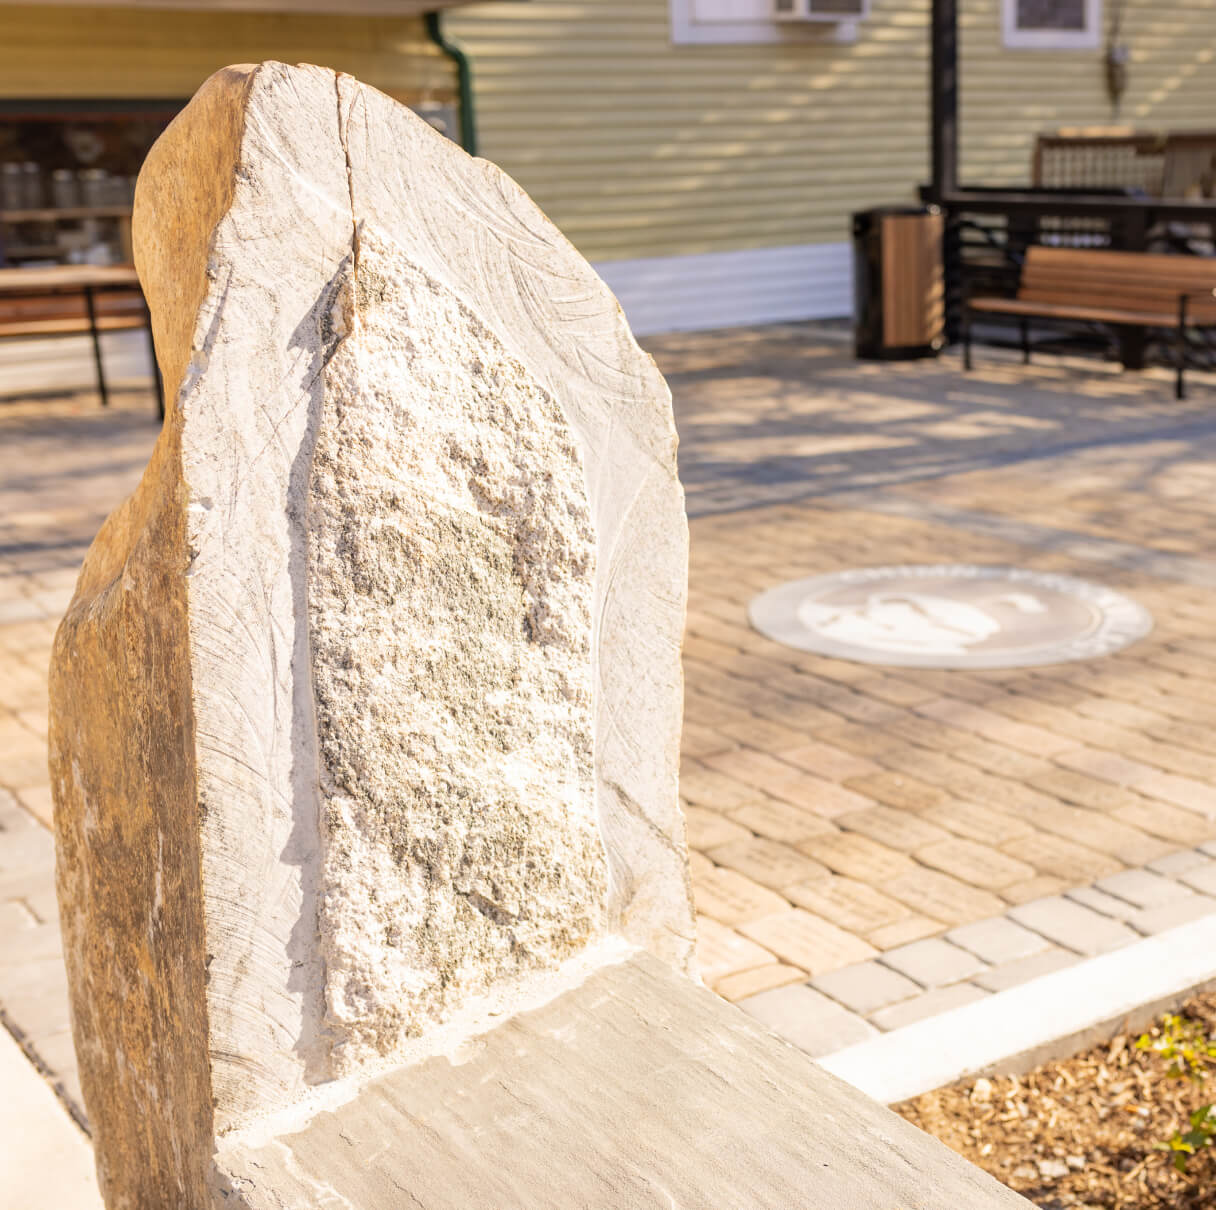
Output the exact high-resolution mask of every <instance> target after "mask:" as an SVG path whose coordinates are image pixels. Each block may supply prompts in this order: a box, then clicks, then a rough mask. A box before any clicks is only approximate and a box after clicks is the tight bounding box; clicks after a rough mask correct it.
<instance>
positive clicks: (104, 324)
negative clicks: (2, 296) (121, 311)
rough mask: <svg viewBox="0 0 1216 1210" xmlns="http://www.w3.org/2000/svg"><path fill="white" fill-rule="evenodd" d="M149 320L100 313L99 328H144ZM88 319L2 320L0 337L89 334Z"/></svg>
mask: <svg viewBox="0 0 1216 1210" xmlns="http://www.w3.org/2000/svg"><path fill="white" fill-rule="evenodd" d="M146 326H147V322H146V321H145V320H144V319H143V318H142V317H141V316H138V315H99V316H98V317H97V328H98V331H101V332H119V331H127V330H129V329H132V328H143V327H146ZM88 331H89V321H88V319H87V318H86V319H31V320H14V321H13V322H11V323H10V322H8V321H6V320H0V337H3V336H61V335H65V334H68V335H70V334H71V333H73V332H79V333H81V334H82V335H87V334H88Z"/></svg>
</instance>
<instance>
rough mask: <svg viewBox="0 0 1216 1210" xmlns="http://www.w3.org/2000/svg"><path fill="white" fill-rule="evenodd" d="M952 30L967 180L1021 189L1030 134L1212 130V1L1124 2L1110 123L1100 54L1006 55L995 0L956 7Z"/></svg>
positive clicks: (1215, 66) (1215, 44) (1215, 49)
mask: <svg viewBox="0 0 1216 1210" xmlns="http://www.w3.org/2000/svg"><path fill="white" fill-rule="evenodd" d="M1115 3H1117V0H1106V9H1107V17H1108V18H1109V16H1110V12H1111V7H1112V5H1113V4H1115ZM959 25H960V33H959V45H960V62H961V66H962V70H961V88H960V92H961V105H960V123H959V126H960V133H961V145H962V151H961V159H962V166H963V172H962V175H963V179H964V181H965V182H974V183H976V184H985V185H1003V184H1025V183H1027V182H1028V181H1029V180H1030V161H1031V154H1032V152H1033V149H1034V138H1035V135H1036V134H1037V133H1039V132H1040V131H1044V132H1050V131H1054V130H1056V129H1058V128H1059V127H1061V126H1109V125H1126V126H1133V127H1135V128H1137V129H1141V130H1149V131H1153V130H1188V129H1216V0H1160V2H1154V0H1127V2H1126V5H1125V7H1124V13H1123V30H1122V35H1121V41H1122V42H1124V43H1125V44H1126V45H1127V47H1128V49H1129V50H1130V52H1131V61H1130V63H1129V65H1128V76H1127V84H1128V87H1127V91H1126V92H1125V93H1124V95H1123V99H1122V103H1121V106H1120V109H1119V112H1118V114H1117V115H1116V114H1115V112H1114V111H1113V110H1112V108H1111V103H1110V100H1109V99H1108V97H1107V94H1106V78H1105V70H1104V67H1103V53H1104V52H1103V51H1102V50H1084V51H1052V50H1007V49H1005V47H1004V46H1003V45H1002V41H1001V18H1000V6H999V3H998V0H962V13H961V17H960V22H959Z"/></svg>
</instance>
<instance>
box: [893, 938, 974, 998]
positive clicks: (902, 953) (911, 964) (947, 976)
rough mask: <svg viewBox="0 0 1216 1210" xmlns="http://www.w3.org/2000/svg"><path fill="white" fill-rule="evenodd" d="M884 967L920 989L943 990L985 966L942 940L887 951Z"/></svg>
mask: <svg viewBox="0 0 1216 1210" xmlns="http://www.w3.org/2000/svg"><path fill="white" fill-rule="evenodd" d="M882 962H883V964H884V965H885V966H889V967H891V968H892V969H893V970H897V971H899V973H900V974H901V975H906V976H907V977H908V978H909V979H912V980H915V982H917V983H919V984H920V985H921V987H944V986H945V985H946V984H948V983H958V982H959V981H960V980H962V979H969V978H970V977H971V976H972V975H976V974H979V972H980V971H982V970H983V969H984V966H985V963H984V962H982V961H981V960H980V959H979V958H977V957H976V956H975V954H973V953H971V952H969V951H968V950H965V949H963V948H962V947H961V946H958V945H954V944H952V943H951V942H949V941H947V940H945V939H944V938H942V937H931V938H929V939H927V940H925V941H914V942H912V944H911V945H901V946H899V948H897V949H893V950H888V951H887V952H886V953H885V954H883V956H882Z"/></svg>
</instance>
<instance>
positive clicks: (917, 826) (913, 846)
mask: <svg viewBox="0 0 1216 1210" xmlns="http://www.w3.org/2000/svg"><path fill="white" fill-rule="evenodd" d="M835 823H836V824H837V826H839V827H840V828H842V829H844V830H845V831H847V832H860V833H861V834H862V835H863V836H868V837H869V838H870V839H871V840H876V841H878V842H879V843H880V844H884V845H887V846H888V847H889V848H892V849H899V850H900V851H901V852H904V853H911V852H914V851H915V850H918V849H923V848H925V847H926V846H928V845H931V844H936V843H938V842H940V841H948V840H950V839H951V836H950V833H949V832H947V831H946V829H945V828H939V827H938V826H937V825H936V824H934V823H930V822H929V821H928V820H926V819H924V818H923V817H922V816H921V815H918V814H915V813H914V812H912V811H899V810H896V809H895V808H893V807H871V808H870V809H869V810H867V811H855V812H853V813H852V814H850V815H839V816H837V817H836V820H835Z"/></svg>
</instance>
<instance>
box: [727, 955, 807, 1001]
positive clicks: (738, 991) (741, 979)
mask: <svg viewBox="0 0 1216 1210" xmlns="http://www.w3.org/2000/svg"><path fill="white" fill-rule="evenodd" d="M805 982H806V971H804V970H802V969H801V968H800V967H797V966H786V965H785V963H783V962H771V963H768V964H767V965H765V966H755V967H752V969H751V970H746V971H736V972H735V973H734V974H733V975H723V976H722V977H721V978H720V979H718V980H716V981H715V982H714V984H713V989H714V991H716V992H717V993H718V995H719V996H721V997H722V999H723V1000H730V1001H731V1002H732V1003H733V1002H735V1001H737V1000H745V999H746V998H747V997H748V996H758V995H759V994H760V993H761V992H767V991H771V990H772V989H773V988H775V987H786V986H788V985H789V984H791V983H805Z"/></svg>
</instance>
